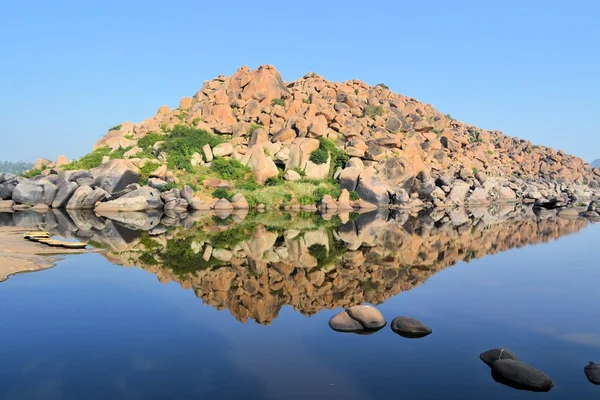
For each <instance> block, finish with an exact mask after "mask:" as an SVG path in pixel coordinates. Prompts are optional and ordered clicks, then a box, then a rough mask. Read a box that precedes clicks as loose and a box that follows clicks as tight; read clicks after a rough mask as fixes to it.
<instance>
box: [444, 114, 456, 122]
mask: <svg viewBox="0 0 600 400" xmlns="http://www.w3.org/2000/svg"><path fill="white" fill-rule="evenodd" d="M445 117H446V118H448V119H449V120H450V121H456V119H454V118H452V115H450V114H446V115H445Z"/></svg>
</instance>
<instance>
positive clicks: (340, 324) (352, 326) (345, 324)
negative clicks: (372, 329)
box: [329, 311, 364, 333]
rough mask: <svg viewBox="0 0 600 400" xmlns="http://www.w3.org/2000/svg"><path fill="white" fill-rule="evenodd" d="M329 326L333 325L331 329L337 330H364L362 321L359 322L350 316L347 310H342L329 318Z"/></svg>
mask: <svg viewBox="0 0 600 400" xmlns="http://www.w3.org/2000/svg"><path fill="white" fill-rule="evenodd" d="M329 326H330V327H331V329H333V330H334V331H337V332H355V333H356V332H360V331H363V330H364V328H363V326H362V325H361V324H360V322H358V321H357V320H355V319H352V317H350V316H349V315H348V313H347V312H346V311H341V312H339V313H337V314H336V315H334V316H333V318H331V320H329Z"/></svg>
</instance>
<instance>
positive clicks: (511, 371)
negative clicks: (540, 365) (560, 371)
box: [492, 359, 554, 392]
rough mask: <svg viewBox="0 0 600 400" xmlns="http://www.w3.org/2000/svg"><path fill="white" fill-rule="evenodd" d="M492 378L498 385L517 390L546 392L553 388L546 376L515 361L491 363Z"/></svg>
mask: <svg viewBox="0 0 600 400" xmlns="http://www.w3.org/2000/svg"><path fill="white" fill-rule="evenodd" d="M492 377H493V378H494V380H495V381H496V382H498V383H502V384H504V385H507V386H510V387H512V388H514V389H519V390H529V391H533V392H548V391H550V389H552V387H553V386H554V383H553V382H552V379H550V377H549V376H548V375H546V374H545V373H543V372H542V371H540V370H539V369H537V368H534V367H532V366H531V365H528V364H525V363H524V362H521V361H517V360H508V359H504V360H498V361H494V362H493V363H492Z"/></svg>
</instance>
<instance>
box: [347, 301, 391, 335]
mask: <svg viewBox="0 0 600 400" xmlns="http://www.w3.org/2000/svg"><path fill="white" fill-rule="evenodd" d="M346 312H347V313H348V315H349V316H350V317H351V318H352V319H355V320H356V321H358V322H359V323H360V324H361V325H362V326H363V328H365V329H368V330H379V329H381V328H383V327H384V326H385V325H386V324H387V322H386V320H385V318H384V317H383V315H382V314H381V312H379V310H378V309H376V308H375V307H373V306H354V307H350V308H349V309H347V310H346Z"/></svg>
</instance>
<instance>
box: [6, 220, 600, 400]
mask: <svg viewBox="0 0 600 400" xmlns="http://www.w3.org/2000/svg"><path fill="white" fill-rule="evenodd" d="M465 216H466V217H467V218H466V219H465ZM67 217H69V218H68V223H65V222H64V221H62V220H61V218H67ZM27 218H29V219H27ZM32 218H33V219H32ZM90 218H92V217H90ZM136 218H137V217H136ZM157 218H158V219H156V218H154V219H153V220H152V221H151V222H148V221H146V222H144V223H146V224H149V226H147V228H148V227H150V232H142V231H137V230H135V229H133V228H135V227H139V226H140V224H141V223H142V222H139V221H140V219H139V218H137V219H135V221H138V222H135V223H132V222H131V221H129V222H127V221H125V222H123V221H122V222H120V223H118V222H115V221H111V220H105V219H93V220H91V221H90V220H89V219H88V220H85V218H81V216H68V215H61V216H58V215H55V216H50V215H44V216H19V217H17V216H16V215H4V216H3V217H2V220H3V221H4V223H5V224H11V221H13V222H14V221H23V220H27V221H29V222H28V223H29V224H32V225H35V226H40V225H44V226H46V227H47V228H48V229H49V230H51V231H52V232H53V233H60V234H62V235H63V236H68V237H77V238H80V239H81V238H87V239H91V240H93V242H94V243H96V245H97V246H101V247H103V248H105V252H103V253H101V254H87V255H77V256H69V257H67V258H65V259H64V260H63V261H61V262H59V264H58V265H57V266H56V267H54V268H52V269H48V270H44V271H38V272H34V273H28V274H21V275H14V276H11V277H10V278H9V279H8V280H7V281H5V282H2V283H0V307H1V310H2V312H1V313H0V318H1V321H0V322H1V324H0V326H2V329H0V341H1V343H2V346H1V347H0V359H1V360H2V362H1V363H0V382H2V385H1V387H0V398H2V399H200V398H224V399H228V398H235V399H397V398H413V399H467V398H485V399H488V400H491V399H506V398H511V399H512V398H514V399H521V398H522V399H526V398H534V397H535V398H542V397H544V398H548V399H572V398H596V397H598V396H599V395H600V387H598V386H594V385H592V384H591V383H589V382H588V381H587V379H586V377H585V375H584V374H583V367H584V366H585V365H586V364H587V362H588V361H590V360H593V361H597V362H600V318H598V299H599V297H598V294H599V293H600V292H599V290H598V286H599V284H600V265H599V264H598V260H599V259H600V246H599V244H600V241H599V237H600V224H596V225H593V224H590V223H588V222H587V221H585V220H577V221H569V220H562V219H559V218H557V217H555V216H552V215H550V216H548V215H543V216H540V215H535V214H534V213H533V212H532V211H531V210H529V211H527V210H520V211H518V212H517V211H515V212H513V213H509V214H504V215H500V216H498V215H494V214H493V213H492V214H489V213H483V214H481V213H480V214H472V213H470V212H469V213H465V215H453V216H450V215H446V216H444V217H443V218H440V219H437V218H438V217H437V216H435V215H434V216H433V218H432V216H429V215H426V216H423V215H421V216H418V217H417V216H407V215H389V214H387V213H386V214H385V215H380V214H372V215H370V216H361V217H357V216H350V218H351V220H349V221H347V220H346V217H342V218H341V220H340V219H338V218H337V217H334V218H333V219H332V220H330V221H323V220H317V219H316V218H314V217H307V216H298V217H289V216H283V215H280V214H276V215H269V214H266V215H265V214H263V215H258V216H247V217H246V218H244V219H237V220H236V219H235V218H234V219H232V218H231V217H229V218H227V219H224V220H220V219H219V218H215V217H214V216H205V217H199V218H196V219H195V220H194V221H193V222H194V223H191V222H190V221H177V222H176V223H174V222H173V221H172V219H173V218H171V220H168V219H167V220H166V219H165V217H164V216H163V217H162V219H161V217H157ZM318 218H319V219H320V217H318ZM61 221H62V222H61ZM169 223H171V225H174V226H167V225H168V224H169ZM181 224H183V226H182V225H181ZM554 239H557V240H554ZM209 243H211V244H210V245H209ZM209 246H210V247H209ZM207 248H208V251H207ZM210 248H213V250H212V254H211V252H210ZM214 249H216V250H217V251H215V250H214ZM207 256H208V257H207ZM229 257H231V258H230V259H229ZM206 258H208V260H206ZM362 303H371V304H375V305H376V306H377V308H378V309H379V310H380V311H381V312H382V313H383V315H384V316H385V317H386V319H387V320H388V326H387V327H386V328H384V329H383V330H381V331H379V332H377V333H375V334H372V335H368V336H362V335H354V334H343V333H338V332H334V331H332V330H331V329H330V328H329V326H328V321H329V319H330V318H331V317H332V316H333V315H335V314H336V313H337V312H338V311H340V310H342V309H343V308H344V307H347V306H350V305H353V304H362ZM399 315H410V316H414V317H417V318H419V319H421V320H422V321H424V322H425V323H427V324H428V325H429V326H430V327H431V328H432V329H433V334H431V335H430V336H428V337H425V338H423V339H417V340H411V339H405V338H402V337H400V336H398V335H396V334H394V333H393V332H392V331H391V330H390V329H389V323H390V322H391V320H392V319H393V318H394V317H396V316H399ZM494 347H507V348H509V349H511V350H513V351H514V352H515V353H516V354H517V355H518V356H519V357H520V359H521V360H523V361H525V362H527V363H529V364H531V365H533V366H535V367H537V368H540V369H541V370H543V371H544V372H546V373H547V374H548V375H550V376H551V377H552V378H553V380H554V382H555V385H556V386H555V387H554V388H553V389H552V391H550V392H548V393H530V392H524V391H518V390H515V389H512V388H509V387H506V386H503V385H501V384H499V383H496V382H495V381H494V380H493V379H492V378H491V376H490V369H489V368H488V367H487V366H486V365H485V364H484V363H482V362H481V361H480V360H479V357H478V356H479V353H481V352H482V351H486V350H488V349H491V348H494Z"/></svg>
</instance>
